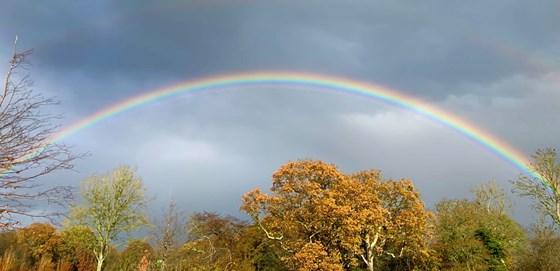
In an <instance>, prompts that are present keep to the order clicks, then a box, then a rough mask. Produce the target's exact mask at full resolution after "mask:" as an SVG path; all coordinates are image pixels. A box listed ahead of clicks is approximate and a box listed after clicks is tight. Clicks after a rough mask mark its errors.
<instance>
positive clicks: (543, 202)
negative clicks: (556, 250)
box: [513, 148, 560, 228]
mask: <svg viewBox="0 0 560 271" xmlns="http://www.w3.org/2000/svg"><path fill="white" fill-rule="evenodd" d="M532 157H533V161H532V162H531V163H529V165H528V167H529V169H530V170H531V171H533V173H534V176H527V175H525V174H521V175H520V176H519V178H518V179H517V180H515V181H513V184H514V185H515V189H514V191H515V192H517V193H518V194H519V195H521V196H524V197H531V198H533V200H534V201H535V202H534V204H533V208H534V209H535V210H536V211H537V212H539V213H540V214H541V215H542V216H544V217H546V218H550V219H551V220H552V221H553V222H554V224H555V225H556V227H557V228H560V162H559V161H558V155H557V154H556V151H555V150H554V149H550V148H548V149H545V150H540V149H539V150H537V151H536V153H535V154H534V155H533V156H532Z"/></svg>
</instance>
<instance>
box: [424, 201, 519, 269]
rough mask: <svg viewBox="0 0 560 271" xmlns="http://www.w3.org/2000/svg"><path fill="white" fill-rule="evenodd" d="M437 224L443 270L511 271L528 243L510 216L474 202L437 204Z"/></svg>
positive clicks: (437, 250) (435, 230)
mask: <svg viewBox="0 0 560 271" xmlns="http://www.w3.org/2000/svg"><path fill="white" fill-rule="evenodd" d="M434 224H435V229H434V237H435V238H434V244H433V248H434V249H435V250H436V252H437V255H438V257H439V259H440V263H441V269H442V270H496V271H497V270H510V269H512V267H514V266H515V265H516V264H517V263H516V261H515V258H516V256H517V255H518V253H519V251H520V249H521V248H523V247H524V245H525V242H526V239H525V232H524V230H523V228H522V227H521V226H520V225H519V224H517V223H516V222H515V221H514V220H513V219H511V217H509V216H508V215H507V214H506V213H502V212H500V211H499V209H495V207H494V206H490V211H488V210H487V208H486V205H481V204H479V203H477V202H474V201H470V200H443V201H441V202H439V203H437V204H436V218H435V221H434Z"/></svg>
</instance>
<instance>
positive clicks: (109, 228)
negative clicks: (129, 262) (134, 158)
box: [69, 166, 148, 271]
mask: <svg viewBox="0 0 560 271" xmlns="http://www.w3.org/2000/svg"><path fill="white" fill-rule="evenodd" d="M81 194H82V197H83V202H81V203H80V204H79V205H77V206H73V207H71V213H70V214H71V220H70V222H69V223H70V224H75V225H78V226H86V227H89V228H90V229H91V230H92V231H93V233H94V236H95V243H94V246H93V249H92V250H93V253H94V254H95V257H96V259H97V271H100V270H101V268H102V265H103V261H104V260H105V258H106V257H107V254H108V252H109V244H110V242H113V241H116V240H117V238H118V236H119V234H122V233H128V232H130V231H131V230H135V229H138V228H140V227H141V226H143V225H146V224H147V221H148V220H147V217H146V216H145V215H144V209H145V208H146V204H147V201H148V198H147V195H146V188H145V187H144V184H143V182H142V179H140V178H138V177H136V176H135V171H134V170H132V169H130V168H129V167H126V166H122V167H118V168H116V169H114V170H113V171H112V172H110V173H106V174H104V175H93V176H91V177H89V178H87V179H86V180H85V181H84V182H83V184H82V187H81Z"/></svg>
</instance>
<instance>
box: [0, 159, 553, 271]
mask: <svg viewBox="0 0 560 271" xmlns="http://www.w3.org/2000/svg"><path fill="white" fill-rule="evenodd" d="M556 157H557V156H556V153H555V152H554V151H553V150H545V151H538V152H537V154H536V155H535V157H534V158H535V161H534V163H532V164H531V165H532V169H535V170H538V169H539V165H546V166H549V169H554V170H557V171H556V173H558V172H560V170H558V168H560V167H558V162H557V158H556ZM552 158H554V159H553V160H551V159H552ZM541 162H542V163H541ZM555 168H556V169H555ZM541 169H542V168H541ZM546 173H549V174H552V175H549V176H548V177H554V178H556V179H547V175H546ZM556 173H554V172H553V171H548V172H544V171H543V174H540V175H538V177H537V175H535V176H533V177H530V176H529V177H527V176H521V177H520V179H519V180H517V181H516V182H514V183H515V185H516V187H517V189H518V191H519V192H520V194H522V195H529V196H533V197H535V198H537V199H538V200H540V201H536V205H535V207H536V210H537V211H539V213H540V214H541V216H542V217H543V219H542V220H541V221H538V222H537V223H534V224H533V226H532V227H531V228H529V229H524V228H523V227H521V226H520V225H519V224H518V223H517V222H515V221H514V220H513V219H512V218H511V217H510V211H511V202H510V201H509V199H508V196H507V194H508V193H506V192H505V191H504V189H503V188H502V187H500V186H498V185H497V184H496V183H494V182H490V183H488V184H483V185H480V186H476V187H473V189H472V190H471V192H472V197H471V199H445V200H442V201H440V202H439V203H437V204H436V205H435V208H434V209H433V210H427V209H426V207H425V206H424V203H423V201H422V200H421V199H420V196H419V192H418V191H417V190H416V189H415V187H414V185H413V183H412V181H410V180H406V179H402V180H386V179H384V178H383V177H382V175H381V173H380V172H379V171H377V170H367V171H361V172H358V173H354V174H344V173H341V172H340V171H339V170H338V168H337V167H336V166H335V165H332V164H326V163H323V162H321V161H311V160H303V161H297V162H290V163H287V164H285V165H283V166H282V167H280V169H279V170H278V171H277V172H275V173H274V174H273V176H272V188H271V189H270V192H269V193H264V192H263V191H261V190H260V189H255V190H253V191H250V192H248V193H247V194H245V195H244V196H243V198H242V199H241V200H242V206H241V209H242V210H243V211H244V212H246V213H247V214H248V215H249V216H250V217H251V221H241V220H239V219H237V218H235V217H231V216H224V215H220V214H217V213H208V212H201V213H195V214H193V215H191V216H189V217H186V216H185V215H184V213H183V212H181V211H180V210H178V209H177V206H176V205H175V204H174V203H171V204H170V205H169V206H168V208H167V210H166V211H165V212H162V215H161V217H159V218H157V219H154V220H151V221H149V220H147V218H146V217H145V215H144V214H143V212H144V210H145V206H146V202H147V200H148V197H147V195H146V191H145V188H144V186H143V183H142V180H141V179H140V178H138V177H137V176H135V174H134V170H131V169H130V168H128V167H120V168H117V169H115V170H114V171H113V172H110V173H107V174H105V175H99V176H92V177H90V178H88V179H87V180H86V181H84V182H83V185H82V189H81V191H82V198H83V200H82V201H81V202H77V203H76V204H75V205H73V206H72V207H71V212H70V215H69V219H68V220H67V221H65V222H64V227H63V229H62V230H60V231H59V230H57V229H56V228H54V227H53V226H51V225H49V224H46V223H35V224H32V225H30V226H27V227H25V228H22V229H18V230H13V231H7V232H3V233H2V234H1V235H0V255H2V257H1V258H0V270H1V271H7V270H57V271H61V270H84V271H85V270H88V271H89V270H107V271H110V270H298V271H304V270H325V271H327V270H329V271H330V270H334V271H336V270H496V271H497V270H560V257H558V256H557V252H558V251H560V237H559V236H558V233H557V231H556V229H557V226H558V224H555V223H554V221H556V220H555V218H554V216H553V215H554V213H547V210H548V211H551V209H547V208H543V207H542V206H541V205H539V204H543V202H546V201H545V200H546V198H543V197H542V195H541V196H540V198H538V197H539V194H535V193H536V192H538V191H537V190H535V188H538V187H540V186H544V187H545V188H546V189H545V190H544V192H545V193H547V195H549V196H551V198H550V199H554V196H555V195H556V196H558V195H559V194H558V190H557V188H558V185H557V184H558V178H557V176H560V175H555V174H556ZM531 184H532V185H533V186H530V185H531ZM523 185H525V186H523ZM527 187H532V188H533V190H528V189H525V190H523V189H524V188H527ZM535 191H536V192H535ZM531 192H532V193H533V194H531ZM558 198H560V197H558ZM552 211H555V210H552ZM131 218H132V219H131ZM549 221H550V222H551V223H549ZM144 226H149V229H150V230H149V234H147V235H146V236H145V237H143V238H141V240H138V239H130V238H127V237H126V235H124V234H126V233H127V232H129V231H130V230H132V229H138V228H140V227H144ZM118 244H122V246H119V245H118Z"/></svg>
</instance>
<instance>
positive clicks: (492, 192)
mask: <svg viewBox="0 0 560 271" xmlns="http://www.w3.org/2000/svg"><path fill="white" fill-rule="evenodd" d="M471 194H473V195H474V197H475V199H474V201H475V202H476V203H477V204H479V205H481V206H483V207H484V208H485V209H486V211H487V212H492V211H494V212H498V213H502V214H503V213H507V212H508V211H511V210H512V209H513V207H512V206H513V204H512V202H511V200H510V198H509V197H508V195H507V194H506V190H505V189H504V188H503V187H501V186H500V185H499V184H498V183H496V182H495V181H490V182H489V183H487V184H481V185H476V186H473V187H471Z"/></svg>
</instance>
